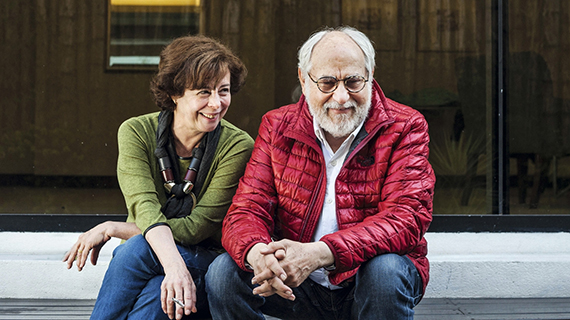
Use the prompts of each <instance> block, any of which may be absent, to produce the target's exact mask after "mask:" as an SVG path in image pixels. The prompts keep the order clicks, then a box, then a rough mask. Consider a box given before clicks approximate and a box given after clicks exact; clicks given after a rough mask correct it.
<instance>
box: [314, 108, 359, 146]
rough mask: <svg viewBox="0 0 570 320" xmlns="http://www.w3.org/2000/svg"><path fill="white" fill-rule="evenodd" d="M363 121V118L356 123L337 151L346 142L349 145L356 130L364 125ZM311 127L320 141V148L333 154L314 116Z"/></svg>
mask: <svg viewBox="0 0 570 320" xmlns="http://www.w3.org/2000/svg"><path fill="white" fill-rule="evenodd" d="M364 121H365V120H363V121H362V122H361V123H360V124H359V125H358V127H356V129H354V131H352V133H351V134H349V135H348V137H346V139H345V140H344V141H343V143H342V145H341V146H340V148H339V149H338V150H337V152H338V151H340V150H341V149H343V147H344V146H345V145H347V144H348V145H350V144H351V143H352V141H354V139H355V138H356V135H357V134H358V132H360V129H362V126H363V125H364ZM313 129H314V130H315V135H316V136H317V139H319V141H320V142H321V148H326V150H327V151H328V152H330V154H331V155H333V154H334V152H333V151H332V148H331V147H330V145H329V143H328V141H327V139H326V138H325V133H324V131H323V129H322V128H321V126H320V125H319V124H318V122H317V119H315V117H313Z"/></svg>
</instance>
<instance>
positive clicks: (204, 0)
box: [0, 0, 570, 231]
mask: <svg viewBox="0 0 570 320" xmlns="http://www.w3.org/2000/svg"><path fill="white" fill-rule="evenodd" d="M0 12H2V14H3V17H4V19H1V22H0V23H1V24H2V25H3V29H2V30H6V32H3V33H2V34H1V35H0V40H1V41H2V56H3V57H4V59H2V61H0V65H1V70H3V77H2V78H1V79H0V88H1V90H2V92H3V97H2V100H0V103H1V107H0V194H1V196H0V197H2V198H1V200H2V201H0V212H2V213H5V214H15V215H21V216H25V215H22V214H40V215H42V214H52V215H56V216H53V217H52V218H51V219H61V216H59V215H64V214H65V215H70V217H71V216H73V217H76V216H77V215H79V214H84V215H85V219H86V220H85V221H91V222H92V221H93V220H88V219H91V218H93V217H96V216H95V215H96V214H113V215H117V216H115V217H119V218H118V219H120V217H122V216H124V215H125V213H126V209H125V207H124V202H123V199H122V195H121V192H120V190H119V188H118V185H117V182H116V177H115V170H116V169H115V165H116V159H117V144H116V132H117V129H118V127H119V125H120V124H121V123H122V122H123V121H124V120H126V119H127V118H129V117H132V116H137V115H140V114H144V113H148V112H152V111H157V108H156V106H154V104H153V102H152V99H151V96H150V93H149V81H150V79H151V77H152V75H153V73H152V72H138V71H139V70H149V71H152V70H155V69H156V64H157V61H158V60H157V59H158V58H157V57H158V54H159V52H160V50H161V49H162V47H163V46H164V45H165V44H167V43H168V42H169V41H170V39H172V38H174V37H177V36H181V35H185V34H189V33H201V34H205V35H208V36H212V37H215V38H217V39H219V40H220V41H222V42H223V43H226V44H227V45H229V46H230V47H231V48H232V49H233V50H234V51H235V52H236V53H237V54H238V55H239V56H240V57H241V58H242V60H243V61H244V63H245V64H246V66H247V67H248V69H249V76H248V79H247V84H246V86H245V87H244V89H243V90H242V91H241V92H240V93H239V94H237V95H235V96H234V97H232V106H231V107H230V109H229V111H228V113H227V115H226V119H228V120H229V121H230V122H232V123H234V124H235V125H237V126H238V127H240V128H243V129H244V130H246V131H248V132H249V133H250V134H251V135H252V136H255V135H256V134H257V129H258V126H259V123H260V120H261V116H262V115H263V114H264V113H265V112H267V111H268V110H270V109H273V108H276V107H279V106H281V105H285V104H288V103H291V102H292V101H293V100H294V99H295V98H296V97H298V95H297V92H298V91H296V90H297V89H298V81H297V78H296V77H297V57H296V54H297V49H298V47H299V46H300V45H301V44H302V43H303V41H304V40H306V39H307V37H308V36H309V35H310V34H311V33H312V32H314V31H315V30H317V29H319V28H321V27H323V26H337V25H342V24H346V25H352V26H355V27H357V28H359V29H360V30H362V31H363V32H365V33H366V34H367V35H368V36H369V37H370V38H371V39H372V40H373V41H374V43H375V47H376V51H377V63H376V72H375V79H376V80H377V81H378V83H379V84H380V86H381V87H382V89H383V90H384V93H385V94H386V96H388V97H389V98H392V99H394V100H396V101H399V102H402V103H404V104H408V105H410V106H412V107H414V108H416V109H417V110H419V111H420V112H421V113H422V114H423V115H424V116H425V117H426V119H427V121H428V123H429V125H430V136H431V145H430V151H431V154H430V161H431V163H432V165H433V166H434V168H435V171H436V175H437V184H436V193H435V199H434V214H435V215H436V217H435V218H434V223H433V225H432V226H433V227H432V228H433V229H432V230H447V231H466V230H467V231H468V230H488V231H505V230H506V231H509V230H511V231H512V230H525V231H533V230H534V231H537V230H541V231H545V230H546V231H560V230H567V229H568V228H570V219H569V218H570V215H569V213H570V191H569V190H570V132H568V130H570V129H568V128H570V73H569V72H568V70H570V65H569V64H570V61H569V60H568V59H567V58H566V57H568V56H570V52H569V51H570V34H569V33H570V0H517V1H501V0H449V1H435V0H418V1H403V0H382V1H380V0H367V1H358V2H355V1H348V0H332V1H331V0H318V1H301V0H288V1H265V0H251V1H239V0H200V1H198V0H163V1H151V0H149V1H142V0H141V1H137V0H97V1H87V2H85V1H79V0H70V1H66V2H65V4H63V3H61V2H60V1H57V0H46V1H42V2H38V3H36V4H35V5H34V6H30V5H29V4H28V3H27V2H25V1H23V0H16V1H8V2H2V3H1V4H0ZM109 70H120V72H107V71H109ZM243 110H247V112H243ZM507 215H510V216H507ZM87 217H91V218H87ZM32 218H33V219H36V218H37V216H33V217H32ZM106 218H107V217H101V218H95V220H97V219H106ZM0 220H2V223H0V226H2V225H5V224H4V221H16V220H18V219H16V218H14V217H13V216H0ZM18 221H21V220H18ZM26 221H28V220H26ZM69 221H70V220H69ZM23 224H26V223H23ZM21 225H22V224H20V227H14V228H15V229H18V228H19V229H22V228H24V227H22V226H21ZM474 226H479V227H474ZM4 228H5V227H4ZM66 228H67V227H66ZM69 228H72V227H69Z"/></svg>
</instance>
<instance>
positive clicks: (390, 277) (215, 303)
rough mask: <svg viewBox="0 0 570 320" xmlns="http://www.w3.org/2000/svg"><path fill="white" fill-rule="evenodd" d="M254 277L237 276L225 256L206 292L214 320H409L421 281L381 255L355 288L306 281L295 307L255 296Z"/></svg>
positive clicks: (395, 258)
mask: <svg viewBox="0 0 570 320" xmlns="http://www.w3.org/2000/svg"><path fill="white" fill-rule="evenodd" d="M252 277H253V273H251V272H246V271H243V270H241V269H240V268H239V267H238V266H237V264H236V263H235V262H234V261H233V260H232V258H231V257H230V256H229V255H228V254H227V253H224V254H222V255H220V256H218V258H216V260H215V261H214V262H213V263H212V264H211V265H210V268H209V270H208V273H207V274H206V292H207V293H208V300H209V303H210V310H211V312H212V318H213V319H214V320H217V319H223V320H229V319H264V317H263V314H267V315H271V316H274V317H278V318H281V319H389V320H394V319H413V317H414V310H413V308H414V307H415V306H416V304H417V303H418V302H419V300H420V298H421V290H422V280H421V278H420V275H419V274H418V271H417V269H416V267H415V266H414V265H413V263H412V262H411V261H410V259H408V258H407V257H405V256H399V255H397V254H383V255H380V256H377V257H375V258H373V259H371V260H369V261H368V262H367V263H365V264H363V265H362V266H361V267H360V269H359V271H358V273H357V275H356V279H355V281H354V282H352V284H351V285H349V286H348V287H346V288H343V289H339V290H329V289H327V288H325V287H322V286H321V285H319V284H317V283H315V282H313V281H312V280H310V279H308V278H307V280H305V281H304V282H303V283H302V284H301V285H300V286H299V287H297V288H293V294H294V295H295V297H296V299H295V301H289V300H285V299H283V298H281V297H280V296H278V295H277V294H274V295H272V296H270V297H267V298H263V297H260V296H258V295H253V294H252V290H253V288H254V286H253V285H251V279H252Z"/></svg>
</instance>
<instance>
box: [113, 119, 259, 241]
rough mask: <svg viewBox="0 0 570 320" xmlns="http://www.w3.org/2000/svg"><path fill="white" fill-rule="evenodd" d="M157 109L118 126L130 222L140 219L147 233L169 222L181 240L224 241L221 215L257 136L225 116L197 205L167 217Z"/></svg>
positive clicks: (119, 173) (120, 170)
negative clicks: (183, 214) (158, 154)
mask: <svg viewBox="0 0 570 320" xmlns="http://www.w3.org/2000/svg"><path fill="white" fill-rule="evenodd" d="M158 114H159V113H158V112H155V113H151V114H146V115H142V116H139V117H134V118H131V119H128V120H126V121H125V122H123V124H122V125H121V126H120V127H119V131H118V143H119V159H118V161H117V177H118V180H119V185H120V187H121V191H122V192H123V196H124V197H125V202H126V205H127V210H128V217H127V222H135V223H136V225H137V226H138V227H139V229H140V230H141V231H142V232H143V233H144V232H145V231H147V229H148V228H149V227H151V226H153V225H155V224H157V223H166V224H168V225H169V226H170V228H171V229H172V234H173V235H174V239H175V240H176V241H177V242H178V243H180V244H182V245H193V244H197V243H199V242H201V241H202V240H205V239H208V238H211V239H213V240H215V241H216V242H217V243H220V239H221V228H222V220H223V219H224V217H225V215H226V213H227V211H228V208H229V207H230V204H231V202H232V197H233V196H234V193H235V191H236V188H237V185H238V182H239V179H240V178H241V176H242V175H243V172H244V170H245V166H246V164H247V161H248V160H249V157H250V156H251V151H252V149H253V139H252V138H251V137H250V136H249V135H248V134H247V133H246V132H245V131H243V130H240V129H238V128H237V127H235V126H234V125H232V124H231V123H229V122H228V121H226V120H223V119H222V122H221V125H222V128H221V133H220V140H219V143H218V147H217V149H216V154H215V155H214V160H213V162H212V166H211V167H210V171H209V172H208V175H207V177H206V181H205V182H204V186H203V187H202V190H201V191H200V194H199V195H197V203H196V207H195V208H194V210H193V211H192V214H190V215H188V216H186V217H184V218H179V219H166V217H165V216H164V215H163V214H162V212H161V211H160V208H161V206H162V204H163V203H165V202H166V194H165V192H164V186H163V183H164V182H163V180H162V175H161V173H160V169H159V167H158V161H157V159H156V157H155V155H154V149H155V148H156V128H157V125H158ZM186 164H187V162H186ZM181 172H182V174H185V173H186V170H183V171H181Z"/></svg>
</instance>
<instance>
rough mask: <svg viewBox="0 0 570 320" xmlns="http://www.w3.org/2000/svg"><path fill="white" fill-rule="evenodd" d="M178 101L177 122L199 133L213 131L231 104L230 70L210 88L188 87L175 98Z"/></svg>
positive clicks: (175, 113)
mask: <svg viewBox="0 0 570 320" xmlns="http://www.w3.org/2000/svg"><path fill="white" fill-rule="evenodd" d="M174 100H175V102H176V103H177V106H176V109H174V118H175V121H176V122H179V121H180V122H181V123H184V126H186V127H188V128H189V129H190V130H194V131H197V133H203V132H210V131H213V130H214V129H215V128H216V127H217V126H218V123H220V121H221V120H222V118H223V117H224V115H225V114H226V112H227V111H228V107H229V106H230V103H231V100H232V95H231V93H230V72H229V71H228V72H227V73H226V75H225V76H224V78H223V79H222V80H221V81H220V82H218V83H215V84H212V86H211V87H210V88H201V89H197V90H190V89H186V91H185V92H184V95H183V96H182V97H180V98H176V99H174Z"/></svg>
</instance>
